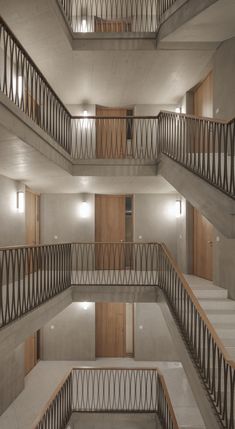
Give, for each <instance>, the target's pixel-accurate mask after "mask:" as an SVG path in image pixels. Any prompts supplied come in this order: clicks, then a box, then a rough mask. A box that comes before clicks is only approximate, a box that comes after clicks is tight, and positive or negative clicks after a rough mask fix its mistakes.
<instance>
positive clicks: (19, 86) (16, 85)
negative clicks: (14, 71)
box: [12, 76, 23, 101]
mask: <svg viewBox="0 0 235 429" xmlns="http://www.w3.org/2000/svg"><path fill="white" fill-rule="evenodd" d="M12 90H13V96H14V97H16V96H17V97H18V99H19V101H21V98H22V95H23V76H18V77H16V76H14V77H13V81H12Z"/></svg>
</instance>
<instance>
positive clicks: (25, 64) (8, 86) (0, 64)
mask: <svg viewBox="0 0 235 429" xmlns="http://www.w3.org/2000/svg"><path fill="white" fill-rule="evenodd" d="M0 91H1V92H2V93H3V94H5V96H6V97H7V98H8V99H9V100H11V101H12V102H13V103H14V104H15V105H16V106H17V107H18V108H19V109H20V110H21V111H22V112H24V113H25V114H26V115H27V117H28V118H30V119H31V120H32V121H33V122H34V123H35V124H36V125H38V126H39V127H40V128H41V129H43V131H45V132H46V133H47V134H48V135H49V136H50V137H52V138H53V139H54V140H55V141H56V142H57V143H59V145H60V146H61V147H62V148H63V149H65V150H66V151H67V152H69V153H70V152H71V116H70V113H69V111H68V110H67V109H66V107H65V106H64V105H63V103H62V102H61V101H60V99H59V98H58V96H57V95H56V93H55V92H54V90H53V89H52V88H51V86H50V85H49V83H48V82H47V80H46V79H45V77H44V76H43V74H42V73H41V72H40V70H39V69H38V67H37V66H36V64H35V63H34V62H33V60H32V59H31V58H30V56H29V55H28V53H27V52H26V51H25V49H24V47H23V46H22V45H21V43H20V42H19V40H18V39H17V38H16V37H15V35H14V34H13V33H12V31H11V30H10V28H9V27H8V26H7V24H6V23H5V22H4V21H3V19H2V17H0Z"/></svg>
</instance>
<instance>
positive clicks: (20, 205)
mask: <svg viewBox="0 0 235 429" xmlns="http://www.w3.org/2000/svg"><path fill="white" fill-rule="evenodd" d="M16 208H17V211H18V213H24V192H23V191H18V192H17V194H16Z"/></svg>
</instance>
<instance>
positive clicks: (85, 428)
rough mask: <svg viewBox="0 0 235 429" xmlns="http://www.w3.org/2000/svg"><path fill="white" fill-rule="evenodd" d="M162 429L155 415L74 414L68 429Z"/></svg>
mask: <svg viewBox="0 0 235 429" xmlns="http://www.w3.org/2000/svg"><path fill="white" fill-rule="evenodd" d="M80 428H82V429H110V428H112V429H162V426H161V424H160V423H159V421H158V419H157V416H156V415H155V414H148V413H144V414H117V413H112V414H104V413H74V414H73V415H72V417H71V420H70V422H69V424H68V426H67V429H80Z"/></svg>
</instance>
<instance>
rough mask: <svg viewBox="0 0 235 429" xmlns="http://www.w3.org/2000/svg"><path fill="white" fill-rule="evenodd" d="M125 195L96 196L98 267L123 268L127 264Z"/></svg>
mask: <svg viewBox="0 0 235 429" xmlns="http://www.w3.org/2000/svg"><path fill="white" fill-rule="evenodd" d="M125 204H126V197H125V195H96V196H95V241H96V242H97V243H110V242H111V243H117V244H116V245H111V246H108V245H102V244H100V245H96V269H122V268H124V265H125V255H124V251H125V249H124V245H122V244H121V243H122V242H124V241H125Z"/></svg>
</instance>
